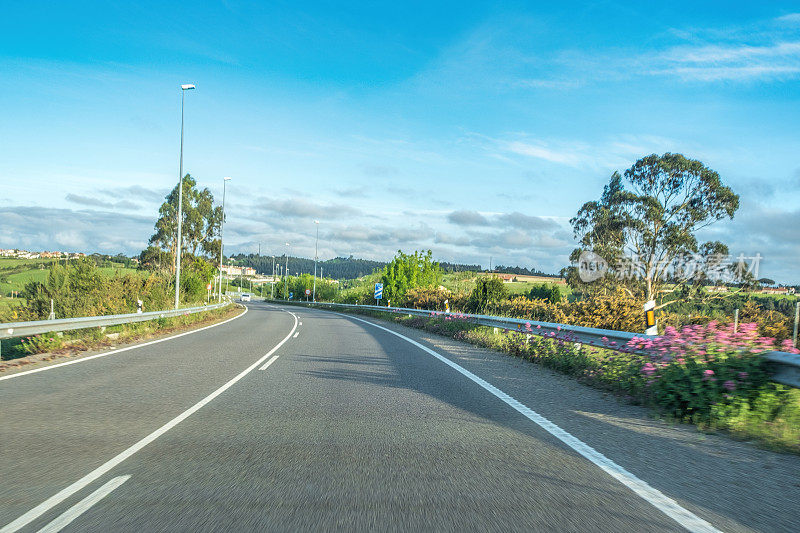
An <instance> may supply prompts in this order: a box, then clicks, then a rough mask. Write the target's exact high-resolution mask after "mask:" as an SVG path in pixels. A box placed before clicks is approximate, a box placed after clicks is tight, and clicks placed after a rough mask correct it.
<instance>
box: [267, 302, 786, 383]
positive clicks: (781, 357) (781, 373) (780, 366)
mask: <svg viewBox="0 0 800 533" xmlns="http://www.w3.org/2000/svg"><path fill="white" fill-rule="evenodd" d="M272 301H273V302H275V303H289V304H293V305H308V306H316V307H327V308H339V309H348V308H349V309H354V310H355V309H359V310H366V311H382V312H384V313H387V312H388V313H398V314H408V315H415V316H448V315H449V316H453V317H459V318H462V319H464V320H469V321H470V322H473V323H475V324H480V325H481V326H489V327H495V328H500V329H507V330H513V331H518V332H520V333H529V334H531V335H542V336H551V335H557V336H559V337H561V338H564V337H568V339H567V340H569V341H571V342H581V343H587V344H593V345H595V346H599V347H603V348H608V349H611V350H618V349H621V348H624V347H625V345H626V344H627V343H628V341H630V340H631V339H633V338H643V337H645V335H644V334H643V333H630V332H627V331H614V330H610V329H599V328H587V327H583V326H571V325H569V324H556V323H553V322H537V321H535V320H526V319H524V318H523V319H520V318H506V317H501V316H492V315H470V314H465V313H446V312H444V311H430V310H426V309H410V308H407V307H384V306H378V305H354V304H333V303H326V302H317V303H311V304H307V303H306V302H298V301H293V302H286V301H284V300H272ZM527 324H530V326H531V329H530V330H528V329H527V327H526V325H527ZM763 357H764V358H765V359H766V360H767V361H769V362H770V363H772V370H773V374H772V380H773V381H775V382H776V383H781V384H783V385H789V386H790V387H797V388H800V355H796V354H792V353H788V352H779V351H774V352H766V353H764V354H763Z"/></svg>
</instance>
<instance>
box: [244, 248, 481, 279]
mask: <svg viewBox="0 0 800 533" xmlns="http://www.w3.org/2000/svg"><path fill="white" fill-rule="evenodd" d="M230 259H231V260H232V261H233V263H234V264H236V265H239V266H248V267H252V268H255V269H256V272H259V273H261V274H272V256H271V255H270V256H264V255H262V256H259V255H256V254H246V255H245V254H237V255H232V256H231V257H230ZM285 262H286V256H276V257H275V264H276V265H284V264H285ZM439 264H440V266H441V267H442V269H443V270H444V271H445V272H463V271H478V270H480V265H462V264H458V263H447V262H445V263H439ZM385 266H386V262H385V261H370V260H368V259H356V258H355V257H353V256H352V255H351V256H350V257H336V258H334V259H327V260H325V261H319V262H318V263H317V269H318V270H319V269H320V268H322V274H323V275H324V276H325V277H326V278H333V279H355V278H360V277H361V276H366V275H367V274H372V273H373V272H374V271H375V270H380V269H382V268H383V267H385ZM295 273H299V274H313V273H314V260H313V259H307V258H305V257H292V256H289V274H291V275H295Z"/></svg>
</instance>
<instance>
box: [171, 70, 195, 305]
mask: <svg viewBox="0 0 800 533" xmlns="http://www.w3.org/2000/svg"><path fill="white" fill-rule="evenodd" d="M192 89H194V85H192V84H191V83H186V84H183V85H181V158H180V170H179V171H178V241H177V242H176V246H175V309H177V308H178V306H179V305H180V294H181V292H180V291H181V255H182V254H181V252H182V251H183V246H182V244H183V243H182V242H181V223H182V222H183V100H184V96H185V93H186V91H191V90H192Z"/></svg>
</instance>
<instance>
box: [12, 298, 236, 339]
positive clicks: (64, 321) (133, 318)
mask: <svg viewBox="0 0 800 533" xmlns="http://www.w3.org/2000/svg"><path fill="white" fill-rule="evenodd" d="M230 303H231V302H230V301H226V302H221V303H218V304H212V305H203V306H198V307H186V308H183V309H170V310H168V311H148V312H147V313H128V314H125V315H105V316H84V317H78V318H60V319H57V320H35V321H29V322H8V323H5V324H0V339H8V338H12V337H25V336H27V335H38V334H40V333H49V332H52V331H69V330H73V329H85V328H94V327H103V326H115V325H117V324H130V323H132V322H146V321H148V320H156V319H159V318H167V317H172V316H181V315H190V314H193V313H200V312H202V311H211V310H213V309H220V308H222V307H225V306H227V305H230Z"/></svg>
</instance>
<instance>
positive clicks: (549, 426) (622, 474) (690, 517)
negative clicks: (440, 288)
mask: <svg viewBox="0 0 800 533" xmlns="http://www.w3.org/2000/svg"><path fill="white" fill-rule="evenodd" d="M335 314H337V315H341V316H344V317H347V318H352V319H353V320H358V321H359V322H364V323H365V324H369V325H370V326H373V327H376V328H379V329H382V330H384V331H386V332H388V333H391V334H392V335H396V336H397V337H400V338H401V339H403V340H406V341H408V342H410V343H411V344H413V345H414V346H416V347H417V348H419V349H421V350H423V351H425V352H427V353H429V354H430V355H432V356H434V357H435V358H437V359H438V360H440V361H441V362H443V363H444V364H446V365H447V366H449V367H451V368H453V369H454V370H456V371H458V372H459V373H461V374H462V375H464V376H466V377H467V378H469V379H470V380H472V381H474V382H475V383H477V384H478V385H480V386H481V387H483V388H484V389H486V390H487V391H489V392H491V393H492V394H493V395H494V396H496V397H497V398H499V399H500V400H502V401H504V402H505V403H506V404H508V405H509V406H511V407H513V408H514V409H516V410H517V411H518V412H520V413H521V414H522V415H524V416H525V417H526V418H528V419H529V420H531V421H532V422H534V423H535V424H537V425H538V426H540V427H541V428H542V429H544V430H545V431H547V432H548V433H550V434H551V435H553V436H554V437H556V438H557V439H558V440H560V441H561V442H563V443H564V444H566V445H567V446H569V447H570V448H572V449H573V450H575V451H576V452H578V453H579V454H581V455H582V456H584V457H585V458H586V459H588V460H589V461H591V462H592V463H594V464H595V465H596V466H598V467H600V468H601V469H602V470H603V471H605V472H606V473H607V474H609V475H610V476H611V477H613V478H614V479H616V480H617V481H619V482H620V483H622V484H623V485H625V486H626V487H628V488H629V489H630V490H632V491H633V492H634V493H636V494H637V495H638V496H640V497H641V498H643V499H644V500H645V501H647V502H648V503H650V504H651V505H653V506H654V507H655V508H656V509H658V510H659V511H661V512H662V513H664V514H665V515H667V516H668V517H669V518H671V519H673V520H675V521H676V522H678V523H679V524H680V525H682V526H683V527H685V528H686V529H688V530H689V531H692V532H698V533H712V532H713V533H720V531H719V530H718V529H717V528H715V527H714V526H712V525H711V524H710V523H708V522H706V521H705V520H703V519H702V518H700V517H699V516H697V515H696V514H694V513H692V512H691V511H689V510H688V509H685V508H683V507H681V506H680V505H678V503H677V502H676V501H675V500H673V499H672V498H670V497H668V496H666V495H665V494H664V493H662V492H661V491H659V490H657V489H654V488H653V487H651V486H650V485H648V484H647V483H645V482H644V481H642V480H641V479H639V478H638V477H636V476H635V475H633V474H632V473H630V472H628V471H627V470H625V469H624V468H623V467H621V466H620V465H618V464H617V463H615V462H614V461H612V460H611V459H609V458H608V457H606V456H605V455H603V454H602V453H600V452H598V451H597V450H595V449H594V448H592V447H591V446H589V445H588V444H586V443H585V442H583V441H581V440H580V439H578V438H577V437H575V436H573V435H572V434H571V433H569V432H567V431H565V430H563V429H561V428H560V427H559V426H557V425H555V424H554V423H552V422H550V420H548V419H547V418H545V417H543V416H542V415H540V414H539V413H537V412H536V411H534V410H533V409H531V408H530V407H528V406H526V405H525V404H523V403H521V402H519V401H518V400H515V399H514V398H512V397H511V396H509V395H508V394H506V393H505V392H503V391H501V390H500V389H498V388H497V387H495V386H494V385H492V384H491V383H489V382H487V381H486V380H484V379H482V378H480V377H478V376H476V375H475V374H473V373H472V372H470V371H469V370H467V369H466V368H463V367H462V366H460V365H459V364H458V363H454V362H453V361H451V360H450V359H448V358H446V357H445V356H443V355H440V354H438V353H436V352H435V351H433V350H431V349H430V348H428V347H427V346H423V345H422V344H420V343H418V342H417V341H415V340H413V339H410V338H408V337H406V336H405V335H403V334H401V333H397V332H396V331H392V330H391V329H389V328H385V327H383V326H379V325H378V324H375V323H373V322H370V321H369V320H363V319H361V318H356V317H354V316H351V315H345V314H342V313H335Z"/></svg>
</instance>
